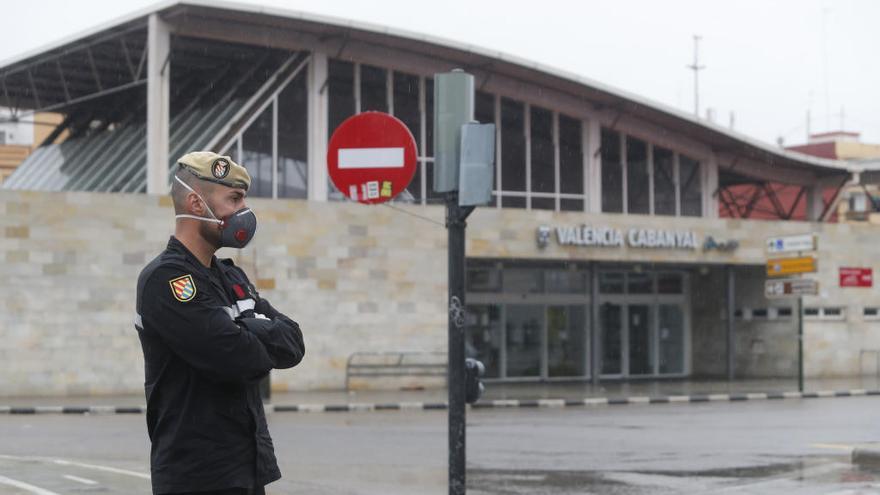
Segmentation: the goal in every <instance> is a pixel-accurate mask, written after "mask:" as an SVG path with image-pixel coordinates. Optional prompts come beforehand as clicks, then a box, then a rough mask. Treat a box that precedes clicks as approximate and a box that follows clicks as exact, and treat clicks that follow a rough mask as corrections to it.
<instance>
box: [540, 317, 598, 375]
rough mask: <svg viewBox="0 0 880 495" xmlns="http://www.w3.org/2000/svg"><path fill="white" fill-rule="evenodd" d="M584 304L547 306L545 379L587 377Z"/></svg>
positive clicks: (586, 337) (587, 350) (586, 336)
mask: <svg viewBox="0 0 880 495" xmlns="http://www.w3.org/2000/svg"><path fill="white" fill-rule="evenodd" d="M586 329H587V319H586V307H585V306H584V305H571V306H547V376H548V377H550V378H561V377H585V376H587V374H588V373H587V370H588V369H589V368H588V365H587V363H588V360H587V356H588V355H589V346H588V345H587V341H588V334H587V331H586Z"/></svg>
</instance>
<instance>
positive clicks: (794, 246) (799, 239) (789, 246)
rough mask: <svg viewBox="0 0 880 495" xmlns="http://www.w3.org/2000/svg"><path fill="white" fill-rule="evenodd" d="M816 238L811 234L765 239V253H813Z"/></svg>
mask: <svg viewBox="0 0 880 495" xmlns="http://www.w3.org/2000/svg"><path fill="white" fill-rule="evenodd" d="M816 244H817V242H816V236H815V235H813V234H801V235H788V236H782V237H771V238H769V239H767V252H768V253H771V254H775V253H792V252H796V251H814V250H815V249H816Z"/></svg>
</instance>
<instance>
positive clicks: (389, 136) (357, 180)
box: [327, 112, 416, 204]
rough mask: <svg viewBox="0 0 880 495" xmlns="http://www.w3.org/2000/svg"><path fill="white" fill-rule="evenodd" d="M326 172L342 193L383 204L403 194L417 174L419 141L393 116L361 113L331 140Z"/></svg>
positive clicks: (352, 197)
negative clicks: (417, 145)
mask: <svg viewBox="0 0 880 495" xmlns="http://www.w3.org/2000/svg"><path fill="white" fill-rule="evenodd" d="M327 170H328V173H329V174H330V180H332V181H333V185H335V186H336V188H337V189H339V191H340V192H341V193H342V194H344V195H346V196H348V197H349V198H351V199H353V200H355V201H359V202H361V203H366V204H376V203H384V202H385V201H388V200H389V199H391V198H394V197H395V196H397V195H398V194H400V193H401V192H403V190H404V189H406V186H408V185H409V183H410V181H411V180H412V178H413V175H415V173H416V141H415V139H413V135H412V133H411V132H409V129H407V127H406V125H405V124H404V123H403V122H401V121H400V120H398V119H396V118H394V117H393V116H391V115H388V114H387V113H382V112H364V113H360V114H358V115H355V116H354V117H349V118H348V119H346V120H345V122H343V123H342V124H340V125H339V127H337V128H336V130H335V131H334V132H333V136H331V137H330V144H329V146H327Z"/></svg>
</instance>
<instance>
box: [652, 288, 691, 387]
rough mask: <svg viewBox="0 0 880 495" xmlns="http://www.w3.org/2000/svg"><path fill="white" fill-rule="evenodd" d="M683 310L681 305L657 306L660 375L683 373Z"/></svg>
mask: <svg viewBox="0 0 880 495" xmlns="http://www.w3.org/2000/svg"><path fill="white" fill-rule="evenodd" d="M684 325H685V322H684V308H683V307H682V305H681V304H659V305H658V306H657V337H658V340H659V348H660V349H659V360H660V374H679V373H684V357H685V345H684V344H685V327H684Z"/></svg>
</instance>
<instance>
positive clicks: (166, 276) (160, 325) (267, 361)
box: [135, 237, 305, 494]
mask: <svg viewBox="0 0 880 495" xmlns="http://www.w3.org/2000/svg"><path fill="white" fill-rule="evenodd" d="M211 265H212V266H211V268H206V267H205V266H204V265H202V264H201V263H200V262H199V261H198V259H196V257H195V256H194V255H193V254H192V253H190V252H189V250H187V249H186V247H184V245H183V244H182V243H181V242H180V241H178V240H177V239H175V238H174V237H172V238H171V240H169V241H168V247H167V248H166V249H165V251H163V252H162V254H160V255H159V256H158V257H157V258H156V259H154V260H153V261H151V262H150V263H149V264H148V265H147V266H146V267H145V268H144V269H143V271H142V272H141V274H140V276H139V277H138V285H137V315H136V316H135V326H136V328H137V330H138V335H139V337H140V341H141V347H142V348H143V351H144V367H145V375H146V376H145V382H144V389H145V393H146V398H147V432H148V433H149V436H150V441H151V442H152V449H151V453H150V468H151V469H150V471H151V474H152V482H153V493H156V494H158V493H167V492H184V491H196V490H211V489H224V488H236V487H240V488H251V487H253V486H254V485H259V486H262V485H266V484H267V483H271V482H272V481H275V480H277V479H279V478H280V477H281V472H280V471H279V470H278V465H277V463H276V460H275V453H274V448H273V445H272V439H271V437H270V436H269V430H268V427H267V425H266V415H265V412H264V411H263V402H262V400H261V397H260V390H259V382H260V380H261V379H262V378H264V377H265V376H266V374H267V373H268V372H269V370H271V369H272V368H290V367H293V366H296V365H297V364H298V363H299V362H300V361H301V360H302V358H303V353H304V352H305V348H304V346H303V338H302V332H300V329H299V325H298V324H297V323H296V322H294V321H293V320H291V319H290V318H288V317H287V316H285V315H283V314H281V313H279V312H278V311H276V310H275V309H274V308H273V307H272V306H271V305H270V304H269V303H268V301H266V300H264V299H260V297H259V295H258V294H257V292H256V290H254V287H253V285H251V283H250V282H249V281H248V280H247V276H246V275H245V274H244V271H242V270H241V269H240V268H238V267H236V266H235V265H234V264H233V263H232V261H231V260H225V259H224V260H218V259H217V258H216V257H212V262H211ZM264 317H265V318H264Z"/></svg>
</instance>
